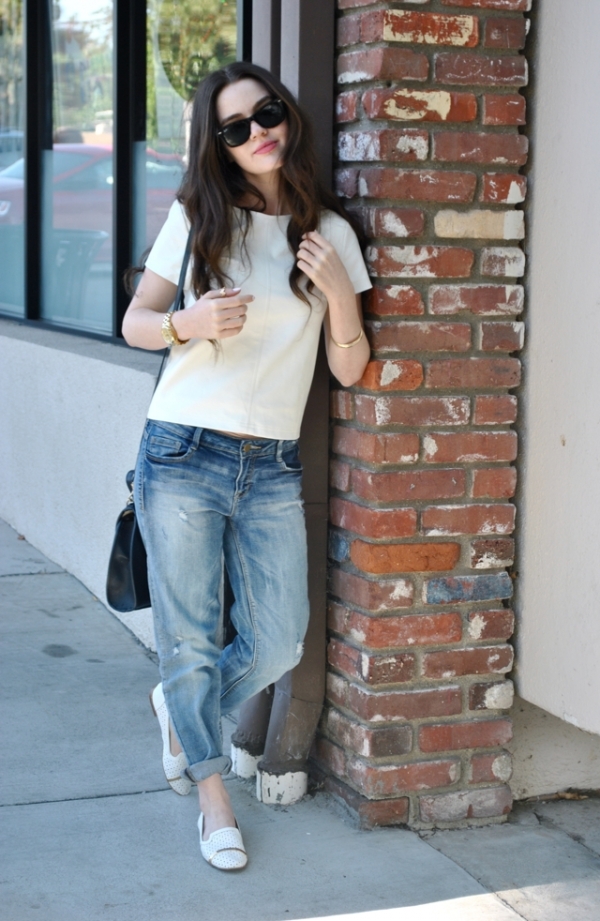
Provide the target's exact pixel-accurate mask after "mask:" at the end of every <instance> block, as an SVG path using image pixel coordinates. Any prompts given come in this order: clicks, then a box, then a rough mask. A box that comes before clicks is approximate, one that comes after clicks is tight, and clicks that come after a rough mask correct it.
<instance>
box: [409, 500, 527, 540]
mask: <svg viewBox="0 0 600 921" xmlns="http://www.w3.org/2000/svg"><path fill="white" fill-rule="evenodd" d="M421 520H422V528H423V533H424V534H431V535H435V536H438V535H439V536H442V535H446V534H447V535H454V534H510V533H511V532H512V531H513V530H514V527H515V507H514V505H500V504H498V505H434V506H429V507H428V508H426V509H424V510H423V512H422V515H421Z"/></svg>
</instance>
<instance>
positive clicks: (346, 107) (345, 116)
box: [335, 92, 358, 125]
mask: <svg viewBox="0 0 600 921" xmlns="http://www.w3.org/2000/svg"><path fill="white" fill-rule="evenodd" d="M335 119H336V121H337V122H338V124H341V125H344V124H347V123H348V122H355V121H357V119H358V93H355V92H349V93H340V94H339V96H338V97H337V98H336V100H335Z"/></svg>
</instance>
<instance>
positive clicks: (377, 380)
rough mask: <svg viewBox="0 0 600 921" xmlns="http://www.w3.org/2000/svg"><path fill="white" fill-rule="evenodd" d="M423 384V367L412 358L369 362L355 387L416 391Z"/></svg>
mask: <svg viewBox="0 0 600 921" xmlns="http://www.w3.org/2000/svg"><path fill="white" fill-rule="evenodd" d="M422 383H423V366H422V365H421V363H420V362H419V361H415V360H414V359H413V358H403V359H402V358H400V359H388V360H387V361H370V362H369V364H368V365H367V367H366V369H365V373H364V374H363V376H362V377H361V379H360V380H359V381H358V383H357V386H358V387H363V388H364V389H365V390H378V391H381V390H416V389H417V387H420V386H421V384H422Z"/></svg>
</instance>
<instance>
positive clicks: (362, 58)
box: [337, 48, 429, 84]
mask: <svg viewBox="0 0 600 921" xmlns="http://www.w3.org/2000/svg"><path fill="white" fill-rule="evenodd" d="M337 75H338V83H341V84H344V83H362V82H363V81H364V80H426V79H427V77H428V76H429V61H428V60H427V58H426V56H425V55H424V54H421V53H420V52H416V51H410V50H408V49H406V48H369V49H367V50H366V51H350V52H348V53H346V54H341V55H340V56H339V58H338V64H337Z"/></svg>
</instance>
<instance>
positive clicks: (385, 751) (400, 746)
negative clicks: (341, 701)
mask: <svg viewBox="0 0 600 921" xmlns="http://www.w3.org/2000/svg"><path fill="white" fill-rule="evenodd" d="M325 725H326V729H327V734H328V735H329V736H330V737H331V738H332V739H333V741H334V742H337V743H338V744H339V745H342V746H343V747H344V748H346V749H348V750H349V751H351V752H356V753H357V754H359V755H362V756H363V757H365V758H391V757H394V756H398V755H406V754H408V752H410V750H411V749H412V728H411V727H410V726H382V727H381V728H380V729H379V728H373V727H372V726H365V725H363V724H362V723H357V722H355V721H354V720H351V719H349V718H348V717H347V716H344V715H343V714H342V713H340V712H339V710H334V709H333V708H330V709H328V710H327V715H326V723H325Z"/></svg>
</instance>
